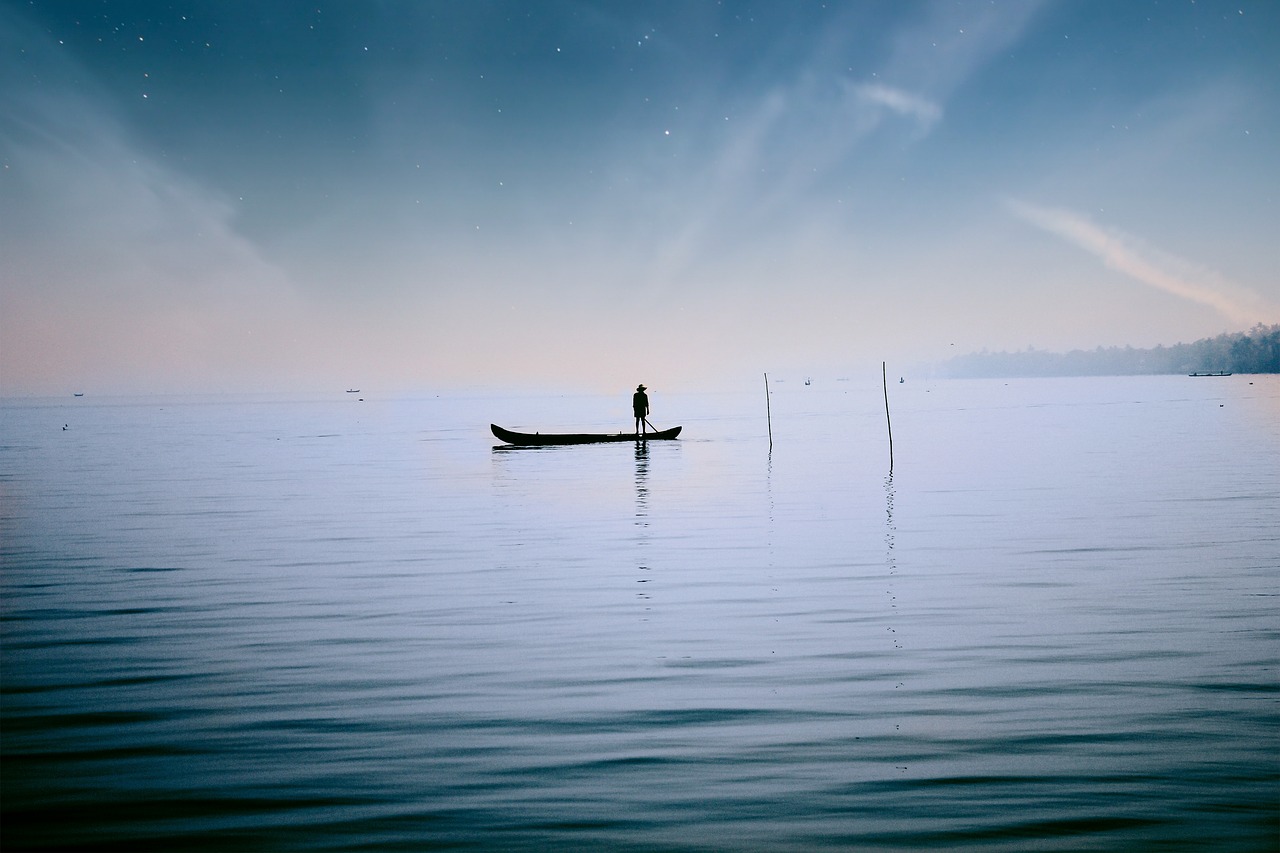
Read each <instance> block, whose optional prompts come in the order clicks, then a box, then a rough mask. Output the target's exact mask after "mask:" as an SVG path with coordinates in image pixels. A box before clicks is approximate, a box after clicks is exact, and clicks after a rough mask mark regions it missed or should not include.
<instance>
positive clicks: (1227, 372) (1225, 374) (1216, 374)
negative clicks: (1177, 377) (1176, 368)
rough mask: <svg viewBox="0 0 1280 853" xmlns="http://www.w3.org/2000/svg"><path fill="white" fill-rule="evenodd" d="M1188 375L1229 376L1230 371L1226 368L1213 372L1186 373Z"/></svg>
mask: <svg viewBox="0 0 1280 853" xmlns="http://www.w3.org/2000/svg"><path fill="white" fill-rule="evenodd" d="M1187 375H1188V376H1230V375H1231V373H1230V372H1229V371H1226V370H1219V371H1217V372H1215V373H1188V374H1187Z"/></svg>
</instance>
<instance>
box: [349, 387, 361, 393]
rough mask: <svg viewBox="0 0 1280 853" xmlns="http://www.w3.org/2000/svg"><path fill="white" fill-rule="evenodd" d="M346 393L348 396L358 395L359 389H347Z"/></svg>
mask: <svg viewBox="0 0 1280 853" xmlns="http://www.w3.org/2000/svg"><path fill="white" fill-rule="evenodd" d="M347 393H348V394H359V393H360V389H359V388H348V389H347Z"/></svg>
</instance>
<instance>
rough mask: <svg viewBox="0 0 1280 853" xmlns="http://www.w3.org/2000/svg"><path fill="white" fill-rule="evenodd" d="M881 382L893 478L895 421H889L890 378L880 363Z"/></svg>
mask: <svg viewBox="0 0 1280 853" xmlns="http://www.w3.org/2000/svg"><path fill="white" fill-rule="evenodd" d="M880 381H881V382H882V383H883V384H884V422H885V423H886V424H888V425H889V476H890V477H892V476H893V421H892V420H890V419H889V377H888V375H887V374H886V372H885V365H884V362H883V361H882V362H880Z"/></svg>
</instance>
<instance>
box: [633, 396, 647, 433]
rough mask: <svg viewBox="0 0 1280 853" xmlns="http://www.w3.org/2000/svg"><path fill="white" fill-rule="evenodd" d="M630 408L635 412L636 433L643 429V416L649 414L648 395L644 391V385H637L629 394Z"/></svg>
mask: <svg viewBox="0 0 1280 853" xmlns="http://www.w3.org/2000/svg"><path fill="white" fill-rule="evenodd" d="M631 410H632V411H634V412H635V413H636V435H640V434H641V433H642V432H646V431H647V430H645V418H647V417H648V416H649V397H648V396H647V395H646V394H645V393H644V386H643V385H637V386H636V393H635V394H633V395H631Z"/></svg>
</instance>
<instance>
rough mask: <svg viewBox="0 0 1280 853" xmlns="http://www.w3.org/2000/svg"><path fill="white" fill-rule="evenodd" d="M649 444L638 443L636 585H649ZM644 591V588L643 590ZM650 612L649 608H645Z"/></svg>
mask: <svg viewBox="0 0 1280 853" xmlns="http://www.w3.org/2000/svg"><path fill="white" fill-rule="evenodd" d="M648 515H649V443H648V442H645V441H637V442H636V527H637V531H636V545H637V546H638V547H639V548H640V554H639V558H640V578H639V579H638V580H637V581H636V583H642V584H647V583H649V580H650V578H649V576H648V575H649V567H648V566H647V565H645V563H646V560H645V559H644V547H645V546H646V545H648V544H649V535H648V527H649V521H648ZM642 589H643V588H642ZM636 597H637V598H640V599H642V600H644V601H648V600H649V593H648V592H638V593H636ZM645 609H646V610H648V607H646V608H645Z"/></svg>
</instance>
